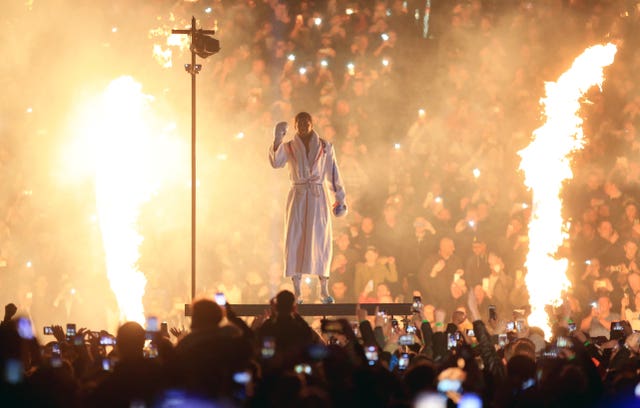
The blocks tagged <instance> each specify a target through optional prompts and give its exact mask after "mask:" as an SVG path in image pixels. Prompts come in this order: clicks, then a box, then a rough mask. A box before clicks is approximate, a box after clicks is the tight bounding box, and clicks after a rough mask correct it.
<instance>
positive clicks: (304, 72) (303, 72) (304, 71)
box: [298, 67, 307, 75]
mask: <svg viewBox="0 0 640 408" xmlns="http://www.w3.org/2000/svg"><path fill="white" fill-rule="evenodd" d="M298 72H300V75H304V74H306V73H307V69H306V68H305V67H300V69H299V70H298Z"/></svg>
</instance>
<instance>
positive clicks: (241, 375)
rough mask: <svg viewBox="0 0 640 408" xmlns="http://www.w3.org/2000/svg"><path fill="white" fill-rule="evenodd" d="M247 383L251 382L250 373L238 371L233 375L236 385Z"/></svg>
mask: <svg viewBox="0 0 640 408" xmlns="http://www.w3.org/2000/svg"><path fill="white" fill-rule="evenodd" d="M296 367H297V366H296ZM309 369H311V367H309ZM249 381H251V373H250V372H248V371H239V372H237V373H234V374H233V382H235V383H236V384H248V383H249Z"/></svg>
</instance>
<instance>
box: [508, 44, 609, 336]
mask: <svg viewBox="0 0 640 408" xmlns="http://www.w3.org/2000/svg"><path fill="white" fill-rule="evenodd" d="M616 51H617V49H616V46H615V45H613V44H607V45H595V46H593V47H590V48H587V49H586V50H585V51H584V52H583V53H582V54H581V55H580V56H579V57H577V58H576V59H575V61H574V62H573V65H572V66H571V68H570V69H569V70H568V71H566V72H565V73H563V74H562V75H561V76H560V78H558V81H557V82H548V83H546V84H545V90H546V97H545V98H542V99H541V100H540V103H541V105H542V106H543V107H544V115H545V116H546V118H547V120H546V122H545V123H544V124H543V125H542V126H541V127H540V128H538V129H536V130H535V131H534V132H533V141H532V142H531V143H530V144H529V146H527V147H526V148H525V149H523V150H521V151H520V152H519V154H520V156H521V157H522V162H521V163H520V168H521V169H522V170H523V171H524V173H525V184H526V185H527V187H529V188H530V189H531V191H532V197H533V198H532V201H533V202H532V213H531V221H530V223H529V253H528V255H527V260H526V263H525V266H526V268H527V271H528V273H527V275H526V277H525V282H526V285H527V289H528V291H529V303H530V305H531V315H530V316H529V324H530V325H531V326H538V327H540V328H542V329H543V330H544V331H545V335H546V336H547V337H550V335H551V330H550V326H549V316H548V315H547V313H546V312H545V306H546V305H554V306H556V305H558V304H559V303H560V302H561V296H562V292H563V291H564V290H566V289H567V288H568V287H569V286H570V282H569V280H568V279H567V276H566V271H567V266H568V261H567V259H558V258H557V257H556V253H557V251H558V248H559V247H560V246H561V245H562V243H563V241H564V239H565V238H566V237H567V228H568V225H566V224H565V222H564V221H563V219H562V200H561V199H560V191H561V189H562V183H563V181H564V180H566V179H571V178H572V177H573V173H572V171H571V165H570V164H571V163H570V161H571V156H572V153H574V152H575V151H577V150H579V149H582V147H583V144H584V140H583V133H582V127H581V126H582V119H581V118H580V117H579V116H578V111H579V110H580V98H581V97H582V95H584V93H585V92H586V91H587V90H588V89H589V88H591V87H593V86H594V85H597V86H599V87H600V86H601V85H602V81H603V79H604V78H603V68H604V67H606V66H608V65H610V64H611V63H612V62H613V58H614V56H615V54H616Z"/></svg>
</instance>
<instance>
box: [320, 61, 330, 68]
mask: <svg viewBox="0 0 640 408" xmlns="http://www.w3.org/2000/svg"><path fill="white" fill-rule="evenodd" d="M320 65H321V66H322V67H323V68H326V67H328V66H329V63H328V62H327V60H322V61H320Z"/></svg>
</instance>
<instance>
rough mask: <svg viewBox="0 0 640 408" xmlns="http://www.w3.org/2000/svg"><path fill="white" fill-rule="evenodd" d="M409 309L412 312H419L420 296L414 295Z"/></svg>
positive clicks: (420, 306) (420, 305) (420, 308)
mask: <svg viewBox="0 0 640 408" xmlns="http://www.w3.org/2000/svg"><path fill="white" fill-rule="evenodd" d="M411 310H412V311H413V313H420V312H421V311H422V297H421V296H414V297H413V305H412V306H411Z"/></svg>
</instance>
